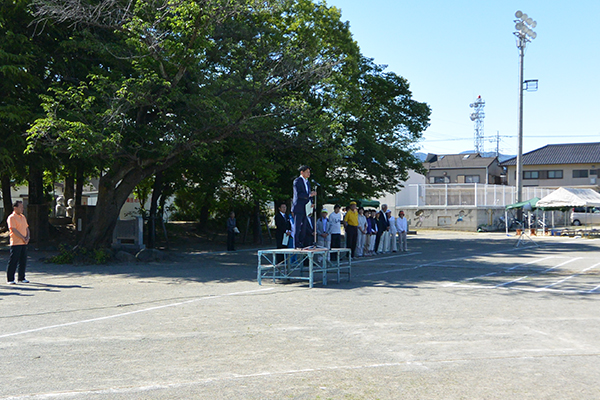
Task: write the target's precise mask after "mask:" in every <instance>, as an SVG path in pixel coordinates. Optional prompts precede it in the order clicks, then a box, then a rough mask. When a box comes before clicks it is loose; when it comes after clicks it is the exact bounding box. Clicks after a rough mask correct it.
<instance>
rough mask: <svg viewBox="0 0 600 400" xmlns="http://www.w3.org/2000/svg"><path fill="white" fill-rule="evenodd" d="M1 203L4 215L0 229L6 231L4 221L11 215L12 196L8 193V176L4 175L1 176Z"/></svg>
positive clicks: (9, 186)
mask: <svg viewBox="0 0 600 400" xmlns="http://www.w3.org/2000/svg"><path fill="white" fill-rule="evenodd" d="M1 180H2V203H3V204H4V215H3V216H2V221H1V222H0V229H2V230H4V229H7V226H6V219H7V218H8V216H9V215H10V213H12V194H11V192H10V188H11V185H10V175H9V174H8V173H5V174H3V175H2V178H1Z"/></svg>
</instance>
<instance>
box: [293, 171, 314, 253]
mask: <svg viewBox="0 0 600 400" xmlns="http://www.w3.org/2000/svg"><path fill="white" fill-rule="evenodd" d="M298 171H299V172H300V176H299V177H297V178H296V179H294V185H293V190H294V197H293V200H292V213H293V214H294V222H295V232H294V244H295V245H296V248H302V247H305V246H309V245H308V244H306V243H304V239H305V237H306V236H307V235H306V233H307V232H308V231H309V230H311V227H310V225H308V224H309V222H308V221H307V219H308V216H307V215H306V205H307V204H308V203H312V198H313V197H314V196H315V195H316V192H314V191H311V190H310V182H309V181H308V178H310V167H309V166H307V165H303V166H301V167H300V168H298ZM312 206H313V207H314V204H313V205H312Z"/></svg>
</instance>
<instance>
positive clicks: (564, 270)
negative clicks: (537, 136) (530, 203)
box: [0, 232, 600, 399]
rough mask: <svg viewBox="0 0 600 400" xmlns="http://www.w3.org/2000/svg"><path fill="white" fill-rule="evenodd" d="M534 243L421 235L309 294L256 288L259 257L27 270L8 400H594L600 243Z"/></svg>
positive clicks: (5, 300)
mask: <svg viewBox="0 0 600 400" xmlns="http://www.w3.org/2000/svg"><path fill="white" fill-rule="evenodd" d="M534 240H535V242H536V243H537V244H539V247H526V248H515V247H514V244H515V241H516V239H515V238H514V237H506V236H505V235H503V234H492V233H484V234H471V233H457V232H419V234H418V235H416V236H411V237H410V238H409V249H410V252H408V253H392V254H388V255H381V256H377V257H370V258H364V259H357V260H355V261H353V268H352V280H351V281H350V282H348V281H346V280H342V282H341V283H339V284H338V283H335V281H334V280H333V279H330V281H329V284H328V285H327V286H323V285H322V284H321V283H320V282H318V283H316V284H315V287H314V288H313V289H309V288H308V283H307V282H301V283H296V282H291V283H287V282H284V283H273V282H272V281H270V280H263V285H262V286H259V285H258V284H257V282H256V264H257V257H256V251H253V250H243V251H239V252H236V253H224V252H223V253H221V252H205V253H187V254H177V255H173V256H172V257H171V260H170V261H166V262H162V263H149V264H112V265H108V266H72V265H49V264H44V263H42V262H40V261H39V260H38V258H39V256H40V255H39V254H36V253H35V252H31V253H30V256H31V257H30V265H29V269H28V270H29V273H28V275H27V278H28V279H29V280H30V281H31V283H30V284H27V285H24V284H21V285H16V286H7V285H5V284H4V279H3V280H2V284H0V310H1V311H2V312H1V313H0V369H1V371H2V374H3V384H2V385H0V398H1V399H5V398H9V399H426V398H427V399H433V398H435V399H484V398H485V399H507V398H508V399H544V398H547V399H557V398H560V399H597V398H598V397H599V393H600V240H586V239H569V238H560V237H547V238H535V239H534ZM7 256H8V253H7V252H0V263H2V265H3V266H5V265H6V259H7Z"/></svg>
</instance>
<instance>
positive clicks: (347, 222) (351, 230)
mask: <svg viewBox="0 0 600 400" xmlns="http://www.w3.org/2000/svg"><path fill="white" fill-rule="evenodd" d="M344 227H345V228H346V248H347V249H350V251H351V253H352V258H354V254H355V252H356V243H357V241H358V211H357V210H356V202H355V201H352V202H350V208H349V209H348V211H347V212H346V215H345V216H344Z"/></svg>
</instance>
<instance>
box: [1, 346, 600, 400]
mask: <svg viewBox="0 0 600 400" xmlns="http://www.w3.org/2000/svg"><path fill="white" fill-rule="evenodd" d="M598 355H599V354H597V353H587V354H586V353H579V354H564V353H563V354H540V355H526V356H523V355H515V356H511V355H509V356H498V357H475V358H454V359H440V360H435V359H434V360H413V361H400V362H394V363H380V364H367V365H333V366H330V367H315V368H304V369H293V370H287V371H275V372H269V371H265V372H257V373H253V374H231V375H229V376H223V377H214V378H205V379H200V380H197V381H192V382H182V383H165V384H160V383H157V384H154V385H147V386H137V387H135V386H134V387H120V388H106V389H97V390H79V391H78V390H72V391H68V392H53V393H39V394H30V395H23V396H11V397H6V398H5V400H26V399H28V400H44V399H61V398H73V397H79V398H80V397H82V396H86V395H87V396H92V395H103V394H114V395H118V394H121V395H123V394H135V393H145V392H150V391H155V390H170V389H183V388H191V387H193V386H201V385H206V384H208V383H219V382H227V381H234V380H241V379H252V378H261V377H266V378H270V377H280V376H285V375H297V374H303V373H314V372H317V373H323V372H328V371H340V370H341V371H343V370H347V371H352V370H361V369H377V368H395V367H406V366H416V367H419V368H428V367H427V366H426V365H425V364H441V363H444V364H449V363H452V364H456V363H465V362H478V361H482V360H509V359H510V360H530V359H532V358H533V359H547V358H565V357H595V358H596V357H598Z"/></svg>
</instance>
